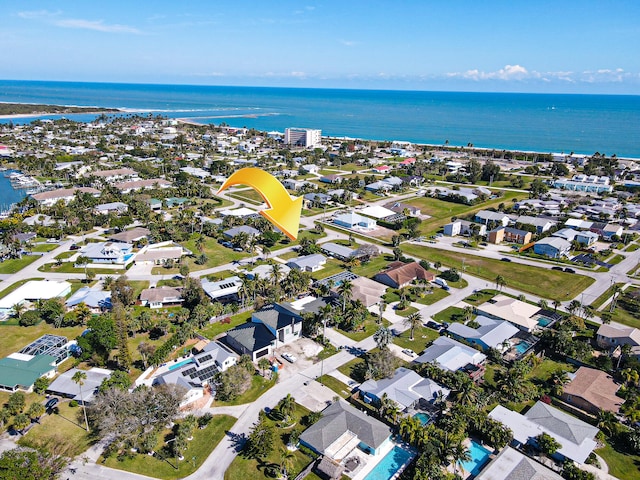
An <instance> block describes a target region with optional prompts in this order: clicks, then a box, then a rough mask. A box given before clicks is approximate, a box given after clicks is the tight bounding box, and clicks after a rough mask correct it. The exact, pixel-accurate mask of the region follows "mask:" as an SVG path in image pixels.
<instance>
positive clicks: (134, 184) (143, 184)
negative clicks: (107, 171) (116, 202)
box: [113, 178, 171, 193]
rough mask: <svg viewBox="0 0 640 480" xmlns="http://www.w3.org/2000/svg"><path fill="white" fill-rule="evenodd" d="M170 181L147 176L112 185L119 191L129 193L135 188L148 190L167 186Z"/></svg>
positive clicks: (169, 184)
mask: <svg viewBox="0 0 640 480" xmlns="http://www.w3.org/2000/svg"><path fill="white" fill-rule="evenodd" d="M170 186H171V182H169V181H167V180H164V179H162V178H149V179H146V180H131V181H128V182H119V183H115V184H114V185H113V187H114V188H115V189H116V190H119V191H120V193H131V192H135V191H136V190H149V189H152V188H169V187H170Z"/></svg>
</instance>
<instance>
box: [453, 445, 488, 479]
mask: <svg viewBox="0 0 640 480" xmlns="http://www.w3.org/2000/svg"><path fill="white" fill-rule="evenodd" d="M469 453H470V454H471V460H469V461H468V462H460V464H461V465H462V468H464V469H465V470H466V471H467V472H469V473H471V475H474V476H475V475H478V473H480V470H482V467H484V465H485V464H486V463H487V461H488V460H489V456H490V455H491V452H490V451H489V450H487V449H486V448H484V447H483V446H482V445H480V444H479V443H476V442H474V441H472V442H471V444H470V445H469Z"/></svg>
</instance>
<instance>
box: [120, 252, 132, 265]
mask: <svg viewBox="0 0 640 480" xmlns="http://www.w3.org/2000/svg"><path fill="white" fill-rule="evenodd" d="M134 255H135V253H127V254H126V255H125V256H124V257H122V259H123V260H124V262H125V263H127V262H128V261H129V259H130V258H131V257H133V256H134Z"/></svg>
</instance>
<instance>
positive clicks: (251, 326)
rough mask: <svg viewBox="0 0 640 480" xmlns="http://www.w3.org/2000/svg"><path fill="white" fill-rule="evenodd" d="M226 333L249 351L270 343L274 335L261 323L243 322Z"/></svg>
mask: <svg viewBox="0 0 640 480" xmlns="http://www.w3.org/2000/svg"><path fill="white" fill-rule="evenodd" d="M227 335H228V336H229V337H231V338H233V339H234V340H235V341H236V342H237V343H239V344H240V345H242V346H243V347H245V348H246V349H247V350H248V351H250V352H255V351H257V350H260V349H261V348H264V347H267V346H269V345H271V342H273V341H274V340H275V336H274V335H273V334H272V333H271V332H270V331H269V329H268V328H267V327H266V326H265V325H263V324H262V323H253V322H252V323H244V324H242V325H238V326H237V327H235V328H233V329H231V330H229V331H228V332H227Z"/></svg>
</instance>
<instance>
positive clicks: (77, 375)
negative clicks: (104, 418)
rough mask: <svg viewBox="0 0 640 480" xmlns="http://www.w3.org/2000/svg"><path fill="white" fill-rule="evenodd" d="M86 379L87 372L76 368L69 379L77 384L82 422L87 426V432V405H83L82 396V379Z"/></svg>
mask: <svg viewBox="0 0 640 480" xmlns="http://www.w3.org/2000/svg"><path fill="white" fill-rule="evenodd" d="M86 379H87V374H86V373H84V372H83V371H81V370H78V371H77V372H76V373H74V374H73V377H71V380H73V381H74V382H75V383H77V384H78V389H79V390H80V400H81V401H82V410H83V412H84V424H85V426H86V427H87V432H88V431H89V421H88V420H87V407H86V406H85V402H84V399H83V398H82V385H84V381H85V380H86Z"/></svg>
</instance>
